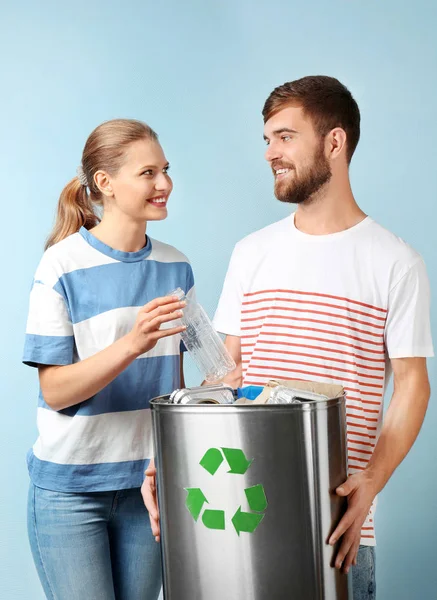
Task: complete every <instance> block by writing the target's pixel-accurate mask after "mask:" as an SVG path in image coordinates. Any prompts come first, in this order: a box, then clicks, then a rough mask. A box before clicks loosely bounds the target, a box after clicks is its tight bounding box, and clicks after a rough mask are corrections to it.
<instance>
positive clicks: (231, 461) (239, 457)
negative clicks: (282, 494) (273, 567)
mask: <svg viewBox="0 0 437 600" xmlns="http://www.w3.org/2000/svg"><path fill="white" fill-rule="evenodd" d="M223 456H224V458H223ZM224 459H226V461H227V463H228V465H229V471H228V473H229V474H232V475H244V474H245V473H246V471H247V469H248V468H249V467H250V465H251V464H252V462H253V459H252V460H248V459H247V458H246V456H245V454H244V452H243V451H242V450H240V449H239V448H221V450H219V449H218V448H210V449H209V450H207V451H206V452H205V454H204V455H203V457H202V459H201V460H200V463H199V464H200V465H201V466H202V467H203V468H204V469H205V470H206V471H208V473H209V474H210V475H215V473H216V472H217V471H218V469H219V467H220V466H221V464H222V462H223V460H224ZM185 490H186V492H187V499H186V502H185V505H186V507H187V508H188V510H189V511H190V514H191V516H192V517H193V519H194V520H195V521H197V520H198V518H199V516H200V513H201V512H202V508H203V506H204V504H205V503H206V504H209V502H208V500H207V499H206V497H205V495H204V493H203V492H202V490H201V489H200V488H185ZM244 493H245V495H246V498H247V502H248V504H249V508H250V510H251V511H252V512H244V511H242V510H241V506H239V507H238V508H237V510H236V512H235V514H234V516H233V517H232V519H231V520H232V524H233V526H234V527H235V531H236V532H237V534H238V535H240V532H241V531H244V532H247V533H253V532H254V531H255V530H256V528H257V527H258V525H259V524H260V523H261V521H262V520H263V518H264V511H265V510H266V508H267V498H266V495H265V492H264V487H263V486H262V485H261V484H257V485H253V486H251V487H249V488H246V489H245V490H244ZM202 522H203V524H204V525H205V527H208V529H225V527H226V523H225V511H224V510H211V509H209V508H207V509H205V510H204V511H203V513H202Z"/></svg>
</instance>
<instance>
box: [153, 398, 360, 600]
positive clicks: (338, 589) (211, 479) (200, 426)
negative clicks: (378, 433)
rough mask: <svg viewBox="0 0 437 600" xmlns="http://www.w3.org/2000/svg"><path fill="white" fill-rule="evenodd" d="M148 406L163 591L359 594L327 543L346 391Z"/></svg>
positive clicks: (342, 447)
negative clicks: (322, 396) (274, 401)
mask: <svg viewBox="0 0 437 600" xmlns="http://www.w3.org/2000/svg"><path fill="white" fill-rule="evenodd" d="M151 406H152V418H153V426H154V435H155V454H156V466H157V481H158V500H159V506H160V515H161V539H162V556H163V569H164V597H165V600H286V599H293V600H352V594H351V590H350V587H349V586H350V581H349V577H348V576H347V575H345V574H343V573H340V572H339V571H338V570H337V569H335V568H333V566H332V565H333V558H334V556H335V551H336V549H337V548H334V549H333V548H332V547H330V546H328V545H327V539H328V537H329V535H330V533H332V531H333V528H334V527H335V525H336V524H337V523H338V521H339V519H340V518H341V515H342V514H343V512H344V510H345V508H346V506H345V499H343V498H339V497H338V496H336V494H335V489H336V487H337V486H338V485H339V484H340V483H342V482H343V481H344V480H345V479H346V475H347V470H346V456H347V452H346V417H345V398H344V396H343V397H341V398H334V399H331V400H323V401H309V402H303V403H302V404H289V405H281V404H279V405H253V406H251V405H242V406H233V405H202V404H200V405H174V404H171V403H170V402H169V397H168V396H163V397H160V398H156V399H154V400H153V401H152V403H151Z"/></svg>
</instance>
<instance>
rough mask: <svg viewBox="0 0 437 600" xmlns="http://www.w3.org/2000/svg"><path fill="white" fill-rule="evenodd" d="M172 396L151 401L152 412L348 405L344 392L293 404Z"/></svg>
mask: <svg viewBox="0 0 437 600" xmlns="http://www.w3.org/2000/svg"><path fill="white" fill-rule="evenodd" d="M169 400H170V394H164V395H162V396H157V397H156V398H152V400H150V408H151V409H152V411H160V410H165V411H167V410H170V411H183V412H191V413H195V412H202V413H204V412H205V411H214V410H220V411H221V412H232V413H235V412H238V411H240V410H245V411H248V410H249V411H254V410H256V411H262V410H267V411H270V410H276V411H281V410H282V411H287V412H288V411H298V412H299V411H316V410H324V409H327V408H331V407H333V406H337V405H338V404H345V403H346V392H343V394H341V395H340V396H336V397H335V398H328V400H324V399H323V400H308V401H303V402H299V403H297V402H296V403H293V404H252V403H251V404H237V405H235V404H174V403H173V402H169Z"/></svg>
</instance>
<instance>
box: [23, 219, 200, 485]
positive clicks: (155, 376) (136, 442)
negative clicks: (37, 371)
mask: <svg viewBox="0 0 437 600" xmlns="http://www.w3.org/2000/svg"><path fill="white" fill-rule="evenodd" d="M193 283H194V281H193V273H192V270H191V266H190V264H189V263H188V260H187V259H186V257H185V256H184V255H183V254H181V253H180V252H179V251H178V250H176V249H175V248H173V247H172V246H169V245H167V244H163V243H161V242H158V241H156V240H154V239H151V238H149V237H148V238H147V244H146V246H145V247H144V248H142V249H141V250H140V251H138V252H121V251H118V250H114V249H113V248H110V247H109V246H107V245H106V244H104V243H102V242H101V241H99V240H98V239H97V238H95V237H94V236H93V235H92V234H91V233H90V232H89V231H87V230H86V229H84V228H82V229H81V230H80V231H79V232H78V233H75V234H73V235H71V236H69V237H68V238H66V239H64V240H63V241H61V242H59V243H58V244H55V245H54V246H52V247H51V248H49V249H48V250H47V251H46V252H45V254H44V255H43V257H42V260H41V262H40V264H39V266H38V268H37V271H36V274H35V280H34V283H33V287H32V291H31V294H30V307H29V317H28V322H27V330H26V340H25V348H24V356H23V362H24V363H26V364H28V365H31V366H38V365H69V364H72V363H76V362H78V361H81V360H84V359H86V358H88V357H90V356H92V355H94V354H96V353H97V352H99V351H100V350H103V349H104V348H106V347H107V346H109V345H111V344H112V343H113V342H115V341H116V340H118V339H119V338H121V337H122V336H124V335H125V334H127V333H129V331H130V330H131V329H132V326H133V325H134V322H135V319H136V317H137V314H138V311H139V309H140V308H141V307H142V306H143V305H144V304H146V303H147V302H150V301H151V300H153V299H154V298H157V297H159V296H165V295H166V294H168V293H169V292H170V291H172V290H174V289H175V288H178V287H180V288H182V289H183V290H185V291H186V292H189V291H190V290H193ZM168 326H171V324H169V325H168ZM178 387H180V336H172V337H168V338H164V339H161V340H160V341H159V342H158V344H157V345H156V346H155V347H154V348H153V349H152V350H150V351H149V352H147V353H145V354H143V355H141V356H139V357H138V358H137V359H136V360H134V361H133V363H132V364H130V365H129V366H128V367H127V368H126V369H125V370H124V371H123V372H122V373H121V374H120V375H118V377H116V378H115V379H114V380H113V381H112V382H111V383H110V384H109V385H107V386H106V387H105V388H104V389H102V390H101V391H100V392H99V393H97V394H95V396H93V397H92V398H89V399H88V400H85V401H84V402H80V403H79V404H76V405H74V406H71V407H70V408H67V409H64V410H60V411H55V410H52V409H51V408H50V407H49V406H48V405H47V404H46V403H45V401H44V398H43V396H42V393H41V391H40V393H39V401H38V418H37V423H38V430H39V437H38V440H37V441H36V443H35V445H34V446H33V449H32V450H31V451H30V452H29V455H28V467H29V473H30V477H31V479H32V481H33V483H34V484H35V485H37V486H39V487H42V488H46V489H50V490H55V491H66V492H68V491H70V492H81V491H104V490H117V489H127V488H133V487H139V486H140V485H141V483H142V481H143V473H144V469H145V467H146V466H147V463H148V459H149V458H150V457H151V456H153V445H152V431H151V417H150V408H149V402H150V400H151V399H152V398H154V397H156V396H159V395H162V394H166V393H170V392H172V391H173V390H174V389H176V388H178Z"/></svg>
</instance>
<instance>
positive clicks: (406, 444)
mask: <svg viewBox="0 0 437 600" xmlns="http://www.w3.org/2000/svg"><path fill="white" fill-rule="evenodd" d="M429 395H430V389H429V384H428V379H427V377H426V378H423V377H420V378H419V377H410V378H409V379H404V380H401V381H399V382H398V383H397V384H395V391H394V393H393V396H392V399H391V402H390V406H389V408H388V410H387V414H386V416H385V419H384V425H383V428H382V431H381V435H380V437H379V440H378V443H377V445H376V447H375V450H374V452H373V455H372V458H371V459H370V461H369V463H368V465H367V467H366V471H367V473H368V474H369V475H370V476H371V479H372V481H373V482H374V484H375V488H376V492H380V491H381V490H382V489H383V488H384V486H385V484H386V483H387V481H388V480H389V479H390V477H391V476H392V474H393V472H394V471H395V469H396V468H397V467H398V466H399V464H400V463H401V462H402V460H403V459H404V458H405V456H406V455H407V454H408V452H409V451H410V449H411V447H412V445H413V443H414V441H415V439H416V437H417V435H418V433H419V431H420V428H421V426H422V423H423V420H424V417H425V413H426V409H427V406H428V400H429Z"/></svg>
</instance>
